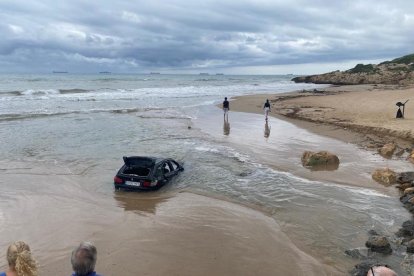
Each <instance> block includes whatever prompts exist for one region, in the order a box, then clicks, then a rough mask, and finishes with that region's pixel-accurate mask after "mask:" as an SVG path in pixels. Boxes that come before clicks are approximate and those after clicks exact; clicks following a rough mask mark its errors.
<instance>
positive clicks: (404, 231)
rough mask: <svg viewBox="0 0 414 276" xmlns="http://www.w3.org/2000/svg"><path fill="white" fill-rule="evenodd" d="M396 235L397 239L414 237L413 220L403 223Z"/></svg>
mask: <svg viewBox="0 0 414 276" xmlns="http://www.w3.org/2000/svg"><path fill="white" fill-rule="evenodd" d="M396 235H397V236H398V237H414V220H407V221H404V222H403V224H402V226H401V228H400V229H399V230H398V231H397V233H396Z"/></svg>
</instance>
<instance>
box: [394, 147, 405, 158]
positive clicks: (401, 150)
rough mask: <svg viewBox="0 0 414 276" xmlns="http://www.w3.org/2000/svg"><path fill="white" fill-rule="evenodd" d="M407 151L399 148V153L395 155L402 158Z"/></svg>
mask: <svg viewBox="0 0 414 276" xmlns="http://www.w3.org/2000/svg"><path fill="white" fill-rule="evenodd" d="M404 152H405V150H404V149H401V148H399V149H398V151H397V152H396V153H395V155H396V156H398V157H401V156H402V155H403V154H404Z"/></svg>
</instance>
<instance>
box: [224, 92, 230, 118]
mask: <svg viewBox="0 0 414 276" xmlns="http://www.w3.org/2000/svg"><path fill="white" fill-rule="evenodd" d="M229 110H230V103H229V101H228V100H227V97H224V102H223V111H224V119H226V117H227V120H228V119H229V114H228V112H229Z"/></svg>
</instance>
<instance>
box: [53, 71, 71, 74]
mask: <svg viewBox="0 0 414 276" xmlns="http://www.w3.org/2000/svg"><path fill="white" fill-rule="evenodd" d="M67 73H68V71H53V74H67Z"/></svg>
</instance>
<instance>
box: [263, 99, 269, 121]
mask: <svg viewBox="0 0 414 276" xmlns="http://www.w3.org/2000/svg"><path fill="white" fill-rule="evenodd" d="M263 109H264V111H265V116H266V119H265V120H266V121H267V117H268V116H269V112H270V103H269V100H268V99H267V100H266V102H265V104H264V106H263Z"/></svg>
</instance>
